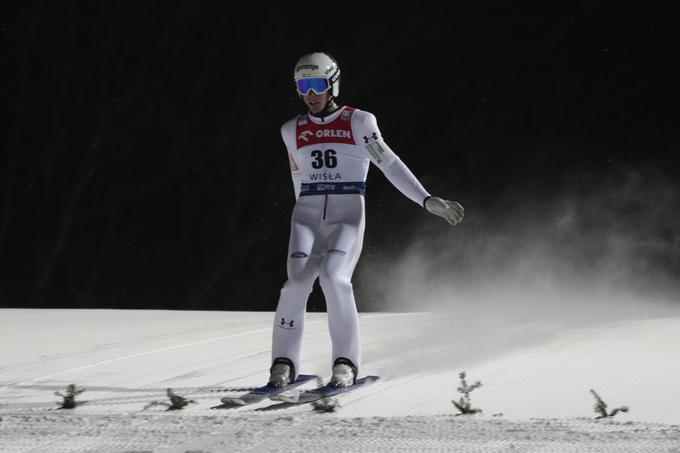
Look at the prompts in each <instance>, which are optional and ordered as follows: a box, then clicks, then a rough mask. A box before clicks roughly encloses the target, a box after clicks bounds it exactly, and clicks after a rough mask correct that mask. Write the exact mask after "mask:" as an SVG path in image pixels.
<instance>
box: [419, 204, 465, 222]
mask: <svg viewBox="0 0 680 453" xmlns="http://www.w3.org/2000/svg"><path fill="white" fill-rule="evenodd" d="M425 209H427V210H428V212H430V213H431V214H434V215H438V216H439V217H443V218H444V220H446V221H447V222H449V224H451V225H454V226H455V225H457V224H459V223H460V222H462V221H463V206H461V205H460V204H459V203H458V202H455V201H450V200H444V199H442V198H439V197H428V198H427V199H426V200H425Z"/></svg>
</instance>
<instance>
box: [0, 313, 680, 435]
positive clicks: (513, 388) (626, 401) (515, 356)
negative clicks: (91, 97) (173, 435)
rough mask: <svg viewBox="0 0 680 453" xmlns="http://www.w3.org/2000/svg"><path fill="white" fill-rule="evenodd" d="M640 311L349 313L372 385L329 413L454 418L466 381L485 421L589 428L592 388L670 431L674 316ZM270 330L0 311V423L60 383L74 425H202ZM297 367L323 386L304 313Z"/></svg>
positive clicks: (325, 338)
mask: <svg viewBox="0 0 680 453" xmlns="http://www.w3.org/2000/svg"><path fill="white" fill-rule="evenodd" d="M622 304H623V302H622ZM622 306H623V305H622ZM650 314H653V316H649V317H637V318H635V319H631V318H626V317H625V316H622V317H621V316H620V317H618V319H616V320H612V321H609V322H598V323H594V324H590V325H577V324H578V323H573V324H574V326H573V327H565V326H564V325H563V324H560V323H555V322H550V321H548V320H547V319H548V318H543V320H541V321H539V320H537V319H538V318H536V319H534V320H530V319H527V320H521V319H519V318H518V319H516V320H514V321H512V322H509V321H508V320H507V319H505V320H504V321H503V322H500V321H498V320H494V319H493V317H492V316H490V317H488V318H486V319H485V320H484V321H481V320H479V319H476V320H475V319H473V318H474V317H473V316H471V315H470V313H467V314H466V315H465V316H463V314H462V313H456V312H455V311H448V312H447V311H440V312H422V313H362V314H361V315H360V322H361V331H362V337H363V338H362V343H363V346H364V364H363V367H362V368H361V374H363V375H366V374H375V375H379V376H381V380H380V381H379V382H377V383H374V384H372V385H370V386H367V387H366V388H364V389H362V390H360V391H356V392H353V393H351V394H348V395H345V396H342V397H341V398H340V399H339V400H340V403H341V405H342V407H341V409H340V411H339V412H338V413H337V414H334V415H335V416H338V417H347V418H351V417H369V416H380V417H393V416H432V415H445V414H448V415H452V414H455V413H457V410H456V409H455V408H454V406H453V405H452V403H451V400H452V399H459V398H460V396H461V395H460V394H459V393H458V392H457V387H458V386H459V384H460V380H459V373H460V372H461V371H465V372H466V373H467V379H468V382H469V383H470V384H471V383H473V382H475V381H481V383H482V386H481V387H480V388H478V389H476V390H475V391H474V392H473V393H472V394H471V400H472V405H473V407H475V408H479V409H482V410H483V417H489V418H490V419H491V418H495V419H498V418H501V417H502V418H503V419H505V420H518V421H521V420H528V419H531V418H544V419H547V418H573V417H589V418H594V417H595V416H596V414H595V413H594V411H593V405H594V403H595V400H594V398H593V396H592V395H591V393H590V389H594V390H596V391H597V392H598V393H599V394H600V396H601V397H602V398H603V399H604V401H605V402H606V403H607V404H609V407H610V409H613V408H615V407H620V406H628V407H629V408H630V411H629V412H628V413H624V414H619V415H617V417H616V420H620V421H636V422H655V423H664V424H680V410H679V409H678V407H679V406H678V404H679V403H678V402H680V378H679V376H680V356H679V355H678V346H680V317H678V316H675V314H674V312H673V311H672V310H670V309H669V310H657V311H655V312H654V313H652V312H651V311H650ZM612 318H617V317H614V316H612ZM272 324H273V314H272V313H268V312H186V311H176V312H173V311H117V310H33V309H5V310H0V343H1V344H2V353H1V354H0V416H1V415H2V414H12V413H14V414H16V413H22V411H23V412H25V411H28V412H30V413H35V411H44V410H48V409H53V408H55V407H56V401H57V400H58V399H59V398H58V397H56V396H55V395H54V392H55V391H64V390H65V389H66V386H67V385H68V384H71V383H75V384H76V385H77V386H78V387H79V388H84V389H85V390H86V391H85V392H84V393H83V394H82V395H81V396H79V399H81V400H86V401H87V403H86V404H85V405H83V406H80V407H78V408H77V409H76V410H75V411H77V414H78V415H81V416H84V415H87V414H88V413H92V414H132V413H139V412H140V411H142V413H143V412H144V411H145V409H144V407H145V406H146V405H147V404H148V403H151V402H152V401H164V400H166V397H165V391H166V389H167V388H172V389H173V390H174V391H175V392H176V393H177V394H180V395H186V396H187V397H189V398H192V399H194V400H196V402H197V403H196V404H192V405H190V406H187V407H186V408H185V409H184V410H183V411H182V414H192V413H193V414H196V415H201V414H202V415H205V414H209V415H214V414H215V410H213V409H211V408H212V407H215V406H217V405H219V399H220V398H221V397H222V396H224V395H225V394H228V393H229V394H230V393H239V392H238V391H230V390H229V389H236V388H238V387H256V386H259V385H262V384H264V383H265V382H266V379H267V377H268V367H269V361H270V355H269V351H270V341H271V340H270V337H271V329H272ZM303 360H304V361H303V363H304V366H303V369H302V370H301V371H302V372H303V373H308V374H318V375H320V376H322V377H324V378H328V376H329V374H330V367H331V362H330V361H331V357H330V342H329V335H328V327H327V317H326V314H325V313H310V314H309V315H308V318H307V324H306V329H305V333H304V351H303ZM277 404H278V403H274V402H272V401H266V402H263V403H261V404H258V405H255V406H253V407H245V408H240V409H237V410H235V411H239V413H244V414H248V413H249V414H252V415H255V414H258V413H259V414H263V413H267V412H271V411H267V410H266V409H272V410H273V409H275V408H277ZM149 410H154V409H146V411H149ZM309 410H310V408H309V406H299V407H286V408H285V409H284V410H280V411H278V413H285V414H295V413H300V412H308V411H309ZM235 411H222V412H230V413H231V412H235ZM501 414H502V415H501Z"/></svg>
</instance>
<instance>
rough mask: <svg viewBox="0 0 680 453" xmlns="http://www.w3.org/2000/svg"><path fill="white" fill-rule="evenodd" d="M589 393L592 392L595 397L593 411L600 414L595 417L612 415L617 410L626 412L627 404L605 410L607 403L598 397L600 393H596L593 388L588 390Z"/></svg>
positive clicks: (616, 412)
mask: <svg viewBox="0 0 680 453" xmlns="http://www.w3.org/2000/svg"><path fill="white" fill-rule="evenodd" d="M590 393H592V394H593V396H594V397H595V413H596V414H600V415H599V416H597V417H595V419H599V418H607V417H613V416H615V415H616V414H618V413H619V412H628V406H621V407H617V408H615V409H612V410H611V411H609V412H607V403H605V402H604V400H603V399H602V398H600V395H598V394H597V392H596V391H595V390H593V389H591V390H590Z"/></svg>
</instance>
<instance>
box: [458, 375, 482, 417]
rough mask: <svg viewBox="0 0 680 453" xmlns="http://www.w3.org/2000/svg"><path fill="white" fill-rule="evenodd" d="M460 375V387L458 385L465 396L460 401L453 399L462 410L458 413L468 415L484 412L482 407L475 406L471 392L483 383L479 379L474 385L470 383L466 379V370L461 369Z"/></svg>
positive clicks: (459, 391)
mask: <svg viewBox="0 0 680 453" xmlns="http://www.w3.org/2000/svg"><path fill="white" fill-rule="evenodd" d="M458 376H459V377H460V387H458V393H462V394H463V396H461V397H460V399H459V400H458V401H456V400H452V401H451V402H452V403H453V405H454V406H456V408H457V409H458V410H459V411H460V414H456V415H468V414H476V413H479V412H482V410H481V409H475V408H473V407H472V403H471V401H470V393H472V391H473V390H475V389H477V388H479V387H481V386H482V383H481V382H479V381H477V382H475V383H474V384H472V385H468V383H467V380H466V379H465V371H461V372H460V374H459V375H458Z"/></svg>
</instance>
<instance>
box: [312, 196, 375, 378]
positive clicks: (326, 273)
mask: <svg viewBox="0 0 680 453" xmlns="http://www.w3.org/2000/svg"><path fill="white" fill-rule="evenodd" d="M329 198H330V197H329ZM329 208H331V209H332V211H329V214H330V215H329V216H327V220H328V223H329V228H328V237H327V241H326V248H327V249H328V251H327V252H326V255H325V256H324V259H323V261H322V263H321V266H320V275H319V283H320V285H321V288H322V289H323V292H324V296H325V298H326V308H327V311H328V324H329V329H330V333H331V341H332V344H333V363H335V361H336V360H337V359H339V358H345V359H349V360H350V361H351V362H352V363H353V364H354V366H355V367H356V368H359V366H360V365H361V340H360V335H359V320H358V315H357V307H356V302H355V300H354V290H353V287H352V282H351V279H352V273H353V272H354V268H355V266H356V264H357V261H358V260H359V255H360V254H361V248H362V245H363V235H364V199H363V197H362V196H360V195H356V196H352V195H340V196H337V197H334V199H332V200H330V202H329Z"/></svg>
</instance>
